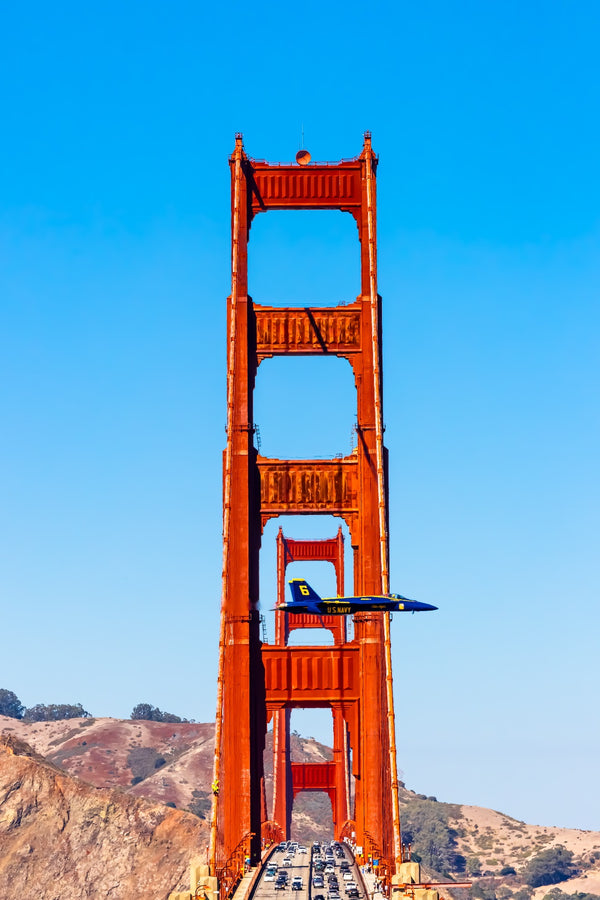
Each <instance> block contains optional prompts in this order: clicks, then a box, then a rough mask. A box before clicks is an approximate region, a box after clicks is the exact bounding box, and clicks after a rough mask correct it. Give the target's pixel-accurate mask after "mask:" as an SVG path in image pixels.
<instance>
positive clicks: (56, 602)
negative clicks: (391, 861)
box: [0, 0, 600, 829]
mask: <svg viewBox="0 0 600 900" xmlns="http://www.w3.org/2000/svg"><path fill="white" fill-rule="evenodd" d="M599 26H600V7H599V6H598V4H597V3H595V2H586V0H583V2H578V3H567V2H552V0H550V2H547V3H544V4H541V3H532V2H525V3H523V2H520V3H516V2H510V0H509V2H506V0H503V2H501V3H500V2H489V3H474V2H455V3H443V2H428V3H423V4H414V3H411V4H408V3H399V4H384V3H377V2H376V3H371V4H369V5H365V4H359V3H354V2H348V3H344V4H341V3H339V4H333V3H325V4H321V5H319V6H317V7H314V8H308V7H306V6H302V5H298V4H296V5H292V6H289V5H288V6H285V5H283V6H282V5H281V4H274V3H266V4H261V5H259V6H256V5H254V6H252V5H248V4H240V3H235V2H234V3H231V4H227V5H223V7H222V8H217V6H216V5H214V4H205V5H201V4H198V3H190V2H174V3H170V4H166V3H157V2H145V3H139V2H129V3H126V4H123V3H115V2H104V3H102V4H100V3H95V2H92V3H88V4H83V5H82V4H81V3H65V2H58V3H55V4H51V5H49V4H45V3H40V2H30V3H26V4H21V5H14V4H13V5H12V6H10V7H8V6H7V7H6V9H5V10H4V12H3V26H2V34H1V36H0V70H1V80H2V84H3V103H2V120H3V122H2V125H3V129H2V130H3V139H2V141H1V142H0V179H1V194H0V198H1V199H0V304H1V311H2V330H1V337H0V340H1V342H2V347H1V351H2V352H1V354H0V372H1V374H0V385H1V391H0V394H1V396H0V404H1V405H0V417H1V421H2V432H3V439H2V441H1V443H0V490H1V494H0V497H1V502H0V560H1V562H0V599H1V602H2V610H3V611H2V626H3V628H2V633H3V638H2V652H1V655H0V687H6V688H9V689H11V690H14V691H15V692H16V693H17V695H18V696H19V697H20V698H21V700H22V701H23V702H24V703H25V704H26V705H33V704H34V703H38V702H45V703H51V702H81V703H83V705H84V706H85V707H86V708H87V709H89V710H90V711H91V712H93V713H94V714H96V715H112V716H123V717H126V716H128V715H129V712H130V711H131V709H132V707H133V706H134V704H135V703H137V702H140V701H148V702H151V703H153V704H156V705H158V706H160V707H161V708H163V709H167V710H169V711H171V712H175V713H178V714H179V715H183V716H188V717H194V718H196V719H197V720H201V721H204V720H211V719H212V718H213V717H214V704H215V678H216V647H217V639H218V616H219V602H220V574H221V453H222V449H223V447H224V442H225V433H224V424H225V378H224V363H225V303H226V299H225V298H226V296H227V293H228V290H229V171H228V165H227V157H228V154H229V153H230V152H231V151H232V149H233V142H234V133H235V132H236V131H242V132H243V133H244V138H245V145H246V149H247V151H248V153H249V155H250V156H255V157H257V158H267V159H269V160H272V161H277V160H290V159H292V158H293V156H294V154H295V152H296V150H297V149H298V147H299V144H300V136H301V130H302V127H303V128H304V140H305V145H306V146H307V147H308V149H309V150H310V151H311V153H312V155H313V158H314V159H317V160H336V159H339V158H341V157H349V156H354V155H356V154H357V153H359V152H360V149H361V145H362V133H363V131H364V130H365V129H371V130H372V132H373V143H374V147H375V150H376V152H377V153H378V154H379V155H380V168H379V173H378V191H379V286H380V291H381V293H382V295H383V298H384V353H385V370H384V372H385V421H386V426H387V430H386V443H387V446H388V448H389V452H390V465H391V472H390V482H391V485H390V486H391V517H390V518H391V548H392V549H391V562H392V588H393V589H394V590H399V591H401V592H402V593H405V594H406V595H407V596H409V597H414V598H415V599H419V600H423V601H425V602H432V603H435V604H437V605H438V606H439V607H440V609H439V612H437V613H435V614H432V615H427V616H421V617H419V616H414V617H413V616H410V617H405V618H401V617H400V616H396V617H395V618H394V622H393V639H394V642H395V643H394V664H395V679H396V681H395V684H396V700H397V717H398V742H399V767H400V769H401V770H402V772H403V773H404V778H405V780H406V783H407V785H408V786H409V787H412V788H414V789H415V790H417V791H422V792H425V793H427V794H435V795H437V796H438V798H439V799H442V800H448V801H453V802H463V803H475V804H481V805H485V806H491V807H493V808H496V809H500V810H502V811H505V812H507V813H509V814H511V815H513V816H516V817H517V818H521V819H525V820H527V821H529V822H533V823H540V824H548V825H553V824H557V825H569V826H574V827H585V828H597V829H600V813H599V810H600V782H599V780H598V778H597V762H598V752H599V744H600V723H599V717H598V696H599V687H600V685H599V675H598V671H599V667H598V644H599V641H598V634H599V626H600V613H599V605H598V593H599V592H598V581H599V570H598V569H599V567H598V538H599V518H600V514H599V510H600V496H599V494H600V491H599V487H598V458H599V455H600V454H599V451H600V447H599V443H600V441H599V437H600V434H599V425H598V406H599V404H598V381H599V378H598V374H599V373H598V359H599V349H600V348H599V346H598V345H599V333H600V332H599V325H600V322H599V319H600V314H599V306H598V294H599V287H600V254H599V249H600V215H599V210H600V178H599V165H598V160H599V159H600V146H599V144H600V140H599V136H600V129H599V124H598V122H599V117H598V106H599V104H598V99H599V97H598V94H599V84H600V78H599V76H600V72H599V62H598V60H599V56H598V33H599ZM250 252H251V267H250V276H251V292H252V294H253V296H254V299H255V300H256V301H257V302H264V303H268V302H273V303H283V302H286V301H288V302H291V303H303V304H306V303H313V302H314V303H316V302H324V303H337V302H339V301H341V300H351V299H352V298H353V297H354V296H355V295H356V293H357V292H358V267H357V258H358V257H357V238H356V228H355V226H354V224H353V221H352V219H351V218H350V217H348V216H346V217H344V216H343V215H342V214H340V213H330V214H326V213H323V214H314V218H313V219H311V218H310V216H309V215H308V216H307V215H306V214H305V216H304V217H302V215H301V214H283V213H282V214H279V216H277V215H276V214H271V215H270V216H264V217H258V219H257V220H256V222H255V224H254V226H253V228H252V240H251V250H250ZM354 403H355V395H354V387H353V383H352V379H351V376H350V369H349V367H348V365H347V363H345V362H343V361H337V360H303V361H302V365H301V366H300V365H299V364H293V363H292V362H291V361H290V360H278V361H269V362H268V363H266V364H265V365H264V367H261V371H260V373H259V378H258V383H257V391H256V411H255V419H256V421H257V423H258V424H259V427H260V433H261V442H262V451H263V453H265V454H267V455H277V454H281V455H286V454H289V455H295V454H298V455H309V454H318V455H332V454H334V453H336V452H342V453H346V452H348V450H349V447H350V435H351V429H352V424H353V417H354ZM299 422H300V423H306V426H307V427H306V428H305V429H303V430H304V431H305V432H306V433H307V434H310V435H311V436H312V439H313V440H312V441H311V442H309V443H307V445H306V446H300V443H299V435H298V432H299V430H300V429H298V428H296V433H295V434H294V433H292V429H293V427H294V425H295V424H297V423H299ZM284 524H285V528H286V532H288V533H289V534H290V536H292V537H293V536H301V534H302V533H303V529H304V531H306V533H307V534H310V535H315V536H319V535H320V534H323V535H329V534H331V535H333V534H334V533H335V531H336V529H337V524H338V523H337V521H332V520H327V519H325V520H318V521H317V523H316V524H315V522H314V521H313V520H302V521H300V522H296V521H295V522H289V523H284ZM271 525H272V527H271V526H269V528H267V529H266V531H265V541H264V551H263V554H262V556H263V558H262V560H261V567H262V571H263V586H264V594H263V601H262V605H263V608H267V609H268V607H270V606H271V605H272V601H273V596H272V564H273V541H274V534H275V531H276V525H278V523H271ZM269 567H271V569H270V568H269ZM315 578H316V581H318V582H319V579H320V582H319V584H320V585H321V586H323V587H324V588H326V589H329V588H330V583H329V582H330V581H331V576H330V574H329V573H328V574H326V575H323V574H322V573H321V574H319V573H315ZM267 625H268V628H270V627H271V623H270V622H268V623H267ZM294 722H296V723H297V725H298V727H299V729H300V730H301V731H304V733H308V734H313V733H314V734H315V736H317V737H323V738H325V739H327V738H328V737H330V728H329V725H328V723H327V722H326V721H325V720H324V719H323V717H322V716H321V717H319V716H318V715H315V716H314V717H311V716H309V715H308V714H305V715H304V717H302V715H300V714H295V718H294V720H293V723H292V724H293V725H294Z"/></svg>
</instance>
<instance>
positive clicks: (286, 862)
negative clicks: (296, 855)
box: [282, 856, 292, 866]
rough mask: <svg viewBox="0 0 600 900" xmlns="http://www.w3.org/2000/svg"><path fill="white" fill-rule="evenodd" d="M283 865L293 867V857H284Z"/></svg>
mask: <svg viewBox="0 0 600 900" xmlns="http://www.w3.org/2000/svg"><path fill="white" fill-rule="evenodd" d="M282 865H284V866H291V865H292V857H291V856H284V857H283V862H282Z"/></svg>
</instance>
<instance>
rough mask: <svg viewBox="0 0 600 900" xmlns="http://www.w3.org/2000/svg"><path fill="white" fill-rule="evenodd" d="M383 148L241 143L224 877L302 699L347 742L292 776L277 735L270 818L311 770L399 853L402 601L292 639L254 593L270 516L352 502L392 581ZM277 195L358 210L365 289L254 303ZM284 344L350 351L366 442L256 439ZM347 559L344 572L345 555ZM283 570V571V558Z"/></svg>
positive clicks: (349, 510)
mask: <svg viewBox="0 0 600 900" xmlns="http://www.w3.org/2000/svg"><path fill="white" fill-rule="evenodd" d="M301 161H302V162H305V159H303V160H301ZM376 164H377V159H376V157H375V154H374V153H373V151H372V149H371V137H370V134H369V133H366V134H365V140H364V146H363V149H362V152H361V154H360V156H358V157H357V158H356V159H352V160H345V161H342V162H339V163H315V164H312V163H309V164H308V165H294V164H290V165H280V164H271V163H267V162H262V161H256V160H252V159H249V158H248V157H247V156H246V154H245V152H244V148H243V143H242V136H241V135H237V137H236V144H235V150H234V153H233V155H232V157H231V159H230V165H231V195H232V196H231V200H232V264H231V271H232V279H231V295H230V297H229V299H228V316H227V329H228V334H227V346H228V351H227V446H226V450H225V455H224V498H223V596H222V610H221V634H220V650H219V682H218V701H217V706H218V708H217V722H216V735H215V740H216V742H215V782H214V785H213V790H214V792H215V803H214V804H213V822H212V830H211V844H210V864H211V868H212V871H213V873H214V874H217V875H219V876H220V878H221V883H222V885H224V886H225V888H227V887H228V886H229V885H232V884H233V883H235V881H236V879H237V878H238V876H239V874H240V871H241V869H242V867H243V862H244V858H245V857H246V856H249V857H250V858H251V860H252V861H253V862H257V861H258V860H259V858H260V849H261V829H262V826H263V823H264V820H265V818H266V811H265V808H264V807H265V804H264V777H263V750H264V745H265V733H266V728H267V724H268V721H269V720H270V719H272V718H273V719H274V727H275V729H278V731H279V735H281V734H282V733H283V734H284V735H285V717H286V716H289V710H290V709H293V708H307V707H325V708H330V709H331V710H332V711H333V716H334V745H335V747H334V750H335V753H336V758H335V759H334V762H333V764H332V767H330V769H329V770H328V771H325V770H323V771H319V772H317V771H316V770H315V769H312V770H311V769H310V768H308V767H304V768H302V767H301V768H300V769H299V768H294V767H292V769H291V773H292V774H291V784H290V774H289V769H288V770H287V772H286V769H285V765H286V764H285V759H284V758H282V753H283V757H284V756H285V740H283V743H282V739H281V737H276V738H275V742H274V743H275V750H276V754H277V753H279V761H278V760H277V757H276V761H275V769H276V779H277V780H276V784H275V786H276V792H277V795H276V797H275V800H274V806H275V809H274V811H273V816H272V818H273V819H275V820H276V823H277V825H278V826H279V827H280V829H281V832H282V833H284V832H285V830H286V828H287V827H288V824H289V809H290V803H291V797H290V795H291V794H292V793H293V792H294V791H297V790H300V789H306V787H307V779H308V780H309V782H310V784H312V785H313V786H314V785H318V786H322V787H323V788H324V789H325V790H327V792H328V793H329V794H330V796H331V797H332V798H333V803H334V820H335V827H336V832H337V834H338V835H350V836H352V837H353V838H354V840H355V841H356V844H357V845H358V846H360V847H362V848H363V852H364V854H365V856H366V855H367V854H369V853H370V854H372V855H374V856H375V855H376V856H378V857H379V859H380V861H381V863H380V864H381V870H382V874H384V875H386V874H387V875H389V874H390V873H391V872H393V871H394V870H395V867H396V865H397V864H398V863H399V862H400V858H401V851H400V834H399V814H398V787H397V772H396V755H395V737H394V711H393V697H392V673H391V655H390V632H389V614H388V613H376V612H370V613H360V614H357V615H355V617H354V638H353V640H352V641H347V639H346V633H345V627H344V626H343V625H342V624H340V623H337V624H334V623H326V624H327V626H328V627H330V628H332V630H333V629H337V630H334V641H335V642H334V645H333V646H327V647H322V646H319V647H306V646H303V647H290V646H288V645H287V639H286V635H285V623H284V622H283V621H282V619H281V618H279V620H278V624H277V638H276V643H275V644H274V645H263V644H261V640H260V630H259V613H258V609H257V604H258V600H259V592H258V583H259V578H258V574H259V573H258V567H259V549H260V542H261V534H262V528H263V527H264V524H265V522H266V521H267V520H268V519H269V518H272V517H273V516H280V515H284V514H307V515H308V514H319V513H321V514H329V515H336V516H340V517H341V518H343V519H344V521H345V522H346V524H347V525H348V528H349V531H350V535H351V541H352V547H353V549H354V567H353V568H354V593H355V594H357V595H360V594H363V593H364V594H371V593H386V592H388V590H389V587H388V537H387V532H388V512H387V484H386V469H387V459H386V451H385V448H384V446H383V420H382V373H381V298H380V297H379V295H378V293H377V239H376V192H375V170H376ZM277 209H303V210H311V209H337V210H342V211H344V212H348V213H350V215H352V216H353V217H354V218H355V220H356V223H357V226H358V236H359V242H360V259H361V285H360V294H359V296H358V297H357V299H356V300H355V301H354V302H353V303H351V304H349V305H346V306H331V307H329V306H325V307H310V308H309V307H269V306H259V305H258V304H255V303H253V301H252V299H251V298H250V297H249V296H248V265H247V262H248V256H247V252H248V239H249V234H250V226H251V223H252V220H253V218H254V216H255V215H257V214H258V213H263V212H268V211H271V210H277ZM285 354H294V355H303V356H312V355H318V354H333V355H335V356H338V357H341V358H344V359H347V360H348V361H349V362H350V364H351V366H352V369H353V372H354V378H355V383H356V389H357V433H358V445H357V448H356V450H355V451H354V452H353V453H352V454H351V455H350V456H347V457H345V458H342V459H331V460H300V459H285V460H284V459H269V458H266V457H262V456H260V455H259V454H258V452H257V450H256V448H255V446H254V441H253V421H254V419H253V388H254V381H255V376H256V372H257V369H258V366H259V365H260V363H261V362H262V360H263V359H265V358H267V357H272V356H278V355H285ZM307 364H308V363H307ZM281 541H285V539H284V538H283V536H282V537H281ZM290 543H297V544H298V545H300V544H301V542H290ZM308 543H310V544H316V543H317V542H308ZM302 549H303V548H301V547H300V546H298V547H294V548H293V550H294V551H295V550H298V552H302ZM304 551H305V552H307V554H308V555H309V556H310V553H311V552H313V551H314V547H312V548H311V547H309V546H305V547H304ZM336 572H337V576H338V586H339V588H341V587H343V585H342V583H341V581H340V577H341V578H342V580H343V570H342V574H341V576H340V567H339V565H336ZM279 575H280V578H279V581H280V583H281V581H282V572H281V571H280V573H279ZM305 627H306V625H305ZM278 723H279V724H278ZM348 741H349V746H350V747H351V750H352V774H353V775H354V779H355V781H354V785H355V804H354V812H353V815H350V811H349V809H348V794H347V789H346V787H345V785H346V784H347V772H346V771H345V769H344V767H345V763H344V758H345V759H347V758H348V753H347V747H348V744H347V742H348ZM277 772H278V774H277ZM310 784H309V786H310ZM342 820H343V821H342ZM272 827H275V828H276V826H273V824H272Z"/></svg>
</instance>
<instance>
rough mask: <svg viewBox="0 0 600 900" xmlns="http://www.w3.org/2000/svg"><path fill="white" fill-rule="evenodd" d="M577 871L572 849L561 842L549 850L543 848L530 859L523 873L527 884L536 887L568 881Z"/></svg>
mask: <svg viewBox="0 0 600 900" xmlns="http://www.w3.org/2000/svg"><path fill="white" fill-rule="evenodd" d="M576 873H577V868H576V866H575V864H574V863H573V853H572V851H571V850H567V849H566V848H565V847H563V846H561V845H560V844H559V845H558V846H556V847H551V848H550V849H549V850H542V852H541V853H538V854H537V856H534V857H533V858H532V859H530V860H529V862H528V863H527V865H526V866H525V868H524V869H523V871H522V873H521V874H522V876H523V880H524V881H525V883H526V884H528V885H529V886H530V887H533V888H536V887H541V886H542V885H544V884H556V883H557V882H559V881H566V880H567V878H571V876H573V875H575V874H576Z"/></svg>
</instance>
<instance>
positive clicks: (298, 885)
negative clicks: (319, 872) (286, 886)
mask: <svg viewBox="0 0 600 900" xmlns="http://www.w3.org/2000/svg"><path fill="white" fill-rule="evenodd" d="M292 890H293V891H302V890H304V885H303V884H302V877H301V876H300V875H296V877H295V878H294V879H293V880H292Z"/></svg>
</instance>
